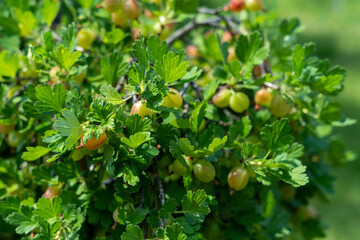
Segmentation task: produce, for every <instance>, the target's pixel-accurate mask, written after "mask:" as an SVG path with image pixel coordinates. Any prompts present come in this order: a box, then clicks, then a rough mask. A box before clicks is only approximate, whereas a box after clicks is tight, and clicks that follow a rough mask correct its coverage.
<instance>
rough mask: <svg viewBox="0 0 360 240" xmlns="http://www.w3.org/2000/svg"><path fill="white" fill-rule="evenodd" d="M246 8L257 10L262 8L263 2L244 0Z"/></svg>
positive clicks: (259, 0)
mask: <svg viewBox="0 0 360 240" xmlns="http://www.w3.org/2000/svg"><path fill="white" fill-rule="evenodd" d="M246 8H247V9H249V10H250V11H252V12H257V11H260V10H261V9H262V8H263V3H262V1H261V0H246Z"/></svg>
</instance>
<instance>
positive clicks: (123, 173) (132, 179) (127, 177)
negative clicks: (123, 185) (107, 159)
mask: <svg viewBox="0 0 360 240" xmlns="http://www.w3.org/2000/svg"><path fill="white" fill-rule="evenodd" d="M134 172H135V170H134V169H132V168H130V166H124V167H122V168H121V169H120V173H119V174H118V175H117V177H123V179H124V182H127V183H128V184H129V185H131V186H136V184H137V183H138V182H139V181H140V178H139V177H138V176H137V175H136V172H135V173H134Z"/></svg>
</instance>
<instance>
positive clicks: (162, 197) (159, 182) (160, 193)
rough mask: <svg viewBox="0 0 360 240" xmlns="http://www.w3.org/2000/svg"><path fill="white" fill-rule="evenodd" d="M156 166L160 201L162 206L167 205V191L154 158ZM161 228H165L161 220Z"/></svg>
mask: <svg viewBox="0 0 360 240" xmlns="http://www.w3.org/2000/svg"><path fill="white" fill-rule="evenodd" d="M154 164H155V171H156V178H157V182H158V185H159V199H160V202H161V205H164V203H165V191H164V187H163V185H162V182H161V179H160V175H159V169H158V165H157V160H156V158H154ZM160 227H161V228H165V222H164V219H160Z"/></svg>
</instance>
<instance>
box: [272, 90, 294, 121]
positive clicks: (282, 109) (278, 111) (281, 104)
mask: <svg viewBox="0 0 360 240" xmlns="http://www.w3.org/2000/svg"><path fill="white" fill-rule="evenodd" d="M290 110H291V105H290V104H289V103H287V102H286V99H285V98H283V97H282V96H280V95H275V96H274V97H273V99H272V100H271V104H270V111H271V113H272V114H273V115H274V116H276V117H285V116H286V115H288V114H289V112H290Z"/></svg>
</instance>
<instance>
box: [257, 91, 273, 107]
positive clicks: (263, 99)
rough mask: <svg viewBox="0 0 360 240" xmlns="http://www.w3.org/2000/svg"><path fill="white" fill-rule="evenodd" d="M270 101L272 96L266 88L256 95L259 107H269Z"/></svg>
mask: <svg viewBox="0 0 360 240" xmlns="http://www.w3.org/2000/svg"><path fill="white" fill-rule="evenodd" d="M270 100H271V94H270V92H269V91H268V90H266V89H265V88H262V89H260V90H258V91H257V92H256V93H255V102H256V103H257V104H259V105H267V104H268V103H269V102H270Z"/></svg>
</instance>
